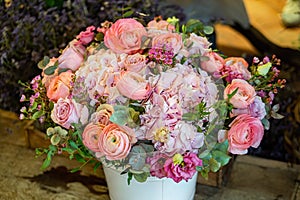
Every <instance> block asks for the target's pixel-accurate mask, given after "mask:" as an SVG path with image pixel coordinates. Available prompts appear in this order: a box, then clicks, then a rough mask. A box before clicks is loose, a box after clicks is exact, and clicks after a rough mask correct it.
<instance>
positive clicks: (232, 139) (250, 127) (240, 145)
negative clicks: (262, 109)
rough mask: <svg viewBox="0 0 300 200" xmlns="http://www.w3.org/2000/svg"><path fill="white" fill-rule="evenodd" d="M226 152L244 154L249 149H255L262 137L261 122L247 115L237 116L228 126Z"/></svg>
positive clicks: (262, 128)
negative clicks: (227, 146)
mask: <svg viewBox="0 0 300 200" xmlns="http://www.w3.org/2000/svg"><path fill="white" fill-rule="evenodd" d="M229 126H230V127H231V128H230V129H229V131H228V142H229V148H228V151H229V152H231V153H233V154H240V155H242V154H246V153H247V152H248V148H249V147H255V148H257V147H258V146H259V144H260V142H261V140H262V138H263V135H264V127H263V125H262V123H261V121H260V120H259V119H257V118H255V117H251V116H250V115H248V114H241V115H239V116H237V117H236V118H235V119H234V120H233V121H232V122H231V124H230V125H229Z"/></svg>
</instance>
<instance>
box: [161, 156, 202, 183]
mask: <svg viewBox="0 0 300 200" xmlns="http://www.w3.org/2000/svg"><path fill="white" fill-rule="evenodd" d="M175 156H176V157H179V158H178V159H176V158H174V157H175ZM175 156H174V157H173V158H169V159H168V160H166V162H165V164H164V170H165V171H166V173H167V177H168V178H171V179H173V180H174V181H175V182H176V183H179V182H180V181H182V180H185V181H188V180H189V179H191V178H192V177H193V176H194V174H195V173H196V167H197V166H202V160H200V158H198V156H197V154H194V153H187V154H185V155H184V156H183V158H182V156H181V155H180V154H175Z"/></svg>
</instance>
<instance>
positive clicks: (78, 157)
mask: <svg viewBox="0 0 300 200" xmlns="http://www.w3.org/2000/svg"><path fill="white" fill-rule="evenodd" d="M74 157H75V159H76V160H77V161H78V162H81V163H85V162H86V160H85V159H84V158H83V157H82V156H81V155H79V154H74Z"/></svg>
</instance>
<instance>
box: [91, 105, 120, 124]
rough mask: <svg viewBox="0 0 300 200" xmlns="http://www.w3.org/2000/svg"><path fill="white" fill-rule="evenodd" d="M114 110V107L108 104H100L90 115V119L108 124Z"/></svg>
mask: <svg viewBox="0 0 300 200" xmlns="http://www.w3.org/2000/svg"><path fill="white" fill-rule="evenodd" d="M113 112H114V108H113V106H112V105H110V104H101V105H100V106H99V107H98V108H97V110H96V111H95V112H94V113H93V114H92V115H91V118H90V121H91V122H94V123H99V124H101V125H103V126H106V125H108V124H110V123H111V122H110V120H109V119H110V117H111V115H112V114H113Z"/></svg>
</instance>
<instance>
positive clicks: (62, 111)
mask: <svg viewBox="0 0 300 200" xmlns="http://www.w3.org/2000/svg"><path fill="white" fill-rule="evenodd" d="M51 119H52V120H53V122H55V123H56V124H59V125H61V126H62V127H64V128H66V129H69V128H70V127H71V124H72V123H79V122H81V123H82V124H85V123H87V119H88V109H87V107H86V106H84V105H82V104H79V103H77V102H76V101H75V100H71V99H68V98H65V99H63V98H60V99H58V101H57V102H56V103H55V104H54V107H53V110H52V111H51Z"/></svg>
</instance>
